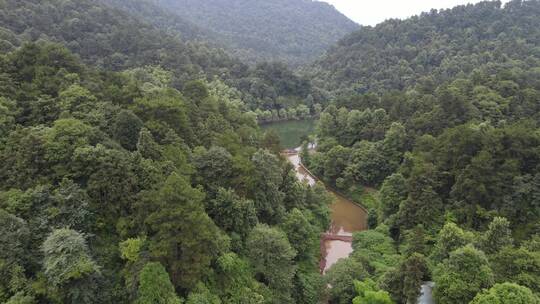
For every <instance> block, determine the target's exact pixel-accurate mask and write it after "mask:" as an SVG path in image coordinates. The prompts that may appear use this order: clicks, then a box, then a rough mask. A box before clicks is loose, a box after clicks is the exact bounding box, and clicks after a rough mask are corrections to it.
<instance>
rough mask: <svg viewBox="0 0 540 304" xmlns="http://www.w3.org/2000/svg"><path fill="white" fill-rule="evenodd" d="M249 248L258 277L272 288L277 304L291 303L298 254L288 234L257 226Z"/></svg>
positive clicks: (248, 245) (249, 255)
mask: <svg viewBox="0 0 540 304" xmlns="http://www.w3.org/2000/svg"><path fill="white" fill-rule="evenodd" d="M246 247H247V248H248V253H247V256H248V258H249V259H250V261H251V264H252V265H253V268H254V271H255V273H256V277H258V278H260V279H259V281H261V282H262V283H265V284H267V285H268V287H270V289H271V290H272V291H273V293H274V298H275V301H276V303H289V302H291V298H290V297H291V294H290V293H291V291H292V279H293V276H294V274H295V272H296V267H295V266H294V263H293V259H294V257H295V256H296V251H295V250H294V248H293V247H292V246H291V245H290V244H289V241H288V240H287V236H286V235H285V233H283V232H282V231H281V230H279V229H277V228H271V227H269V226H267V225H264V224H260V225H257V226H256V227H255V228H254V229H253V230H252V232H251V233H250V235H249V237H248V239H247V243H246Z"/></svg>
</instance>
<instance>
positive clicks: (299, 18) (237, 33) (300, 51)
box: [157, 0, 358, 64]
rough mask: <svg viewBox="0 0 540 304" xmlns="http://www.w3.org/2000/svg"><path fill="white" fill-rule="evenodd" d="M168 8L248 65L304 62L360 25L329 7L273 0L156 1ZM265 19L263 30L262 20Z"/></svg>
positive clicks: (326, 5)
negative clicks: (265, 0) (205, 31)
mask: <svg viewBox="0 0 540 304" xmlns="http://www.w3.org/2000/svg"><path fill="white" fill-rule="evenodd" d="M157 3H158V4H160V5H161V7H163V8H164V9H166V10H168V11H171V12H174V13H175V14H176V15H179V16H181V17H182V18H184V19H186V20H188V21H190V22H192V23H194V24H196V25H197V26H199V27H201V28H203V29H206V30H208V31H212V32H216V33H217V34H218V35H216V37H212V38H214V39H217V40H218V41H223V42H224V43H226V44H227V45H228V48H229V49H230V50H231V51H233V52H234V53H235V55H238V56H241V57H243V58H246V59H247V60H249V61H261V60H264V59H266V60H276V59H278V60H282V61H286V62H288V63H292V64H299V63H306V62H309V61H310V60H311V59H314V58H316V57H317V56H318V55H320V54H322V53H323V52H324V51H325V50H326V49H327V48H328V47H330V46H331V45H332V44H333V43H335V42H336V40H337V38H339V37H341V36H343V35H345V34H347V33H349V32H351V31H353V30H355V29H356V28H357V27H358V26H357V25H356V24H355V23H354V22H352V21H350V20H349V19H347V18H346V17H344V16H343V15H341V14H340V13H339V12H338V11H336V10H335V9H334V8H333V7H331V6H329V5H328V4H325V3H312V2H302V1H292V2H291V1H288V2H286V1H283V0H272V1H270V2H265V3H257V2H253V3H251V2H250V3H244V2H237V1H234V2H231V1H223V0H220V1H192V0H182V1H170V0H161V1H158V2H157ZM262 20H264V21H265V24H264V26H261V21H262Z"/></svg>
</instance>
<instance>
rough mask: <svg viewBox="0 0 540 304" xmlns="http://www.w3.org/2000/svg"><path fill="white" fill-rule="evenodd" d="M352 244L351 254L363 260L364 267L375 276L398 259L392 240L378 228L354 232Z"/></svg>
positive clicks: (382, 272) (392, 265) (387, 268)
mask: <svg viewBox="0 0 540 304" xmlns="http://www.w3.org/2000/svg"><path fill="white" fill-rule="evenodd" d="M379 228H380V227H379ZM352 246H353V249H354V252H353V256H354V257H356V258H358V259H361V261H364V263H365V264H364V265H365V266H366V269H367V270H368V271H369V272H370V274H372V275H374V276H375V277H377V278H378V277H380V276H381V275H383V274H384V273H385V272H386V271H388V270H390V268H392V267H394V266H395V265H396V264H398V263H399V261H400V256H399V255H398V254H397V251H396V249H395V245H394V242H393V240H392V239H391V238H390V237H389V236H388V235H387V234H385V233H383V232H381V231H380V230H379V229H377V230H368V231H362V232H357V233H355V234H354V235H353V244H352Z"/></svg>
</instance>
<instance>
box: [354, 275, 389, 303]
mask: <svg viewBox="0 0 540 304" xmlns="http://www.w3.org/2000/svg"><path fill="white" fill-rule="evenodd" d="M354 288H355V290H356V293H357V294H358V296H356V297H355V298H354V299H353V301H352V303H353V304H393V303H394V302H393V301H392V299H390V295H388V293H387V292H386V291H384V290H379V289H378V288H377V286H376V284H375V282H373V281H372V280H370V279H367V280H365V281H354Z"/></svg>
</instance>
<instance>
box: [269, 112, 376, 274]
mask: <svg viewBox="0 0 540 304" xmlns="http://www.w3.org/2000/svg"><path fill="white" fill-rule="evenodd" d="M262 128H263V129H264V130H269V129H272V130H274V131H275V132H276V133H277V135H278V136H279V138H280V140H281V144H282V145H283V146H284V147H285V148H287V149H291V150H287V151H290V152H293V151H296V152H293V153H284V154H285V155H286V157H287V159H288V160H289V161H290V162H291V163H292V164H293V165H294V168H295V170H296V176H297V177H298V180H300V181H304V182H306V183H308V184H309V185H311V186H313V185H315V184H316V183H317V181H318V180H317V178H316V177H315V176H313V175H311V174H310V173H309V172H308V171H307V170H306V168H304V166H302V164H301V162H300V156H299V155H298V151H299V149H296V150H293V149H294V148H295V147H298V146H299V145H301V144H302V140H303V139H304V138H305V137H307V136H308V135H311V134H313V133H314V130H315V121H314V120H300V121H286V122H276V123H271V124H265V125H263V126H262ZM328 191H329V192H330V193H331V194H332V195H333V196H334V202H333V203H332V205H331V206H330V208H331V210H332V215H331V216H332V222H331V225H330V229H329V230H328V231H327V232H326V233H325V234H324V235H323V236H321V257H322V260H321V263H320V265H321V271H322V272H325V271H326V270H328V268H330V267H331V266H332V265H334V264H335V263H336V262H337V261H338V260H339V259H342V258H346V257H348V256H349V255H350V254H351V252H352V244H351V239H352V235H353V233H354V232H357V231H362V230H366V229H367V212H366V210H365V209H364V208H362V207H360V206H358V205H357V204H355V203H354V202H352V201H351V200H348V199H347V198H345V197H344V196H342V195H340V194H339V193H336V192H335V191H333V190H332V189H328Z"/></svg>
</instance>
